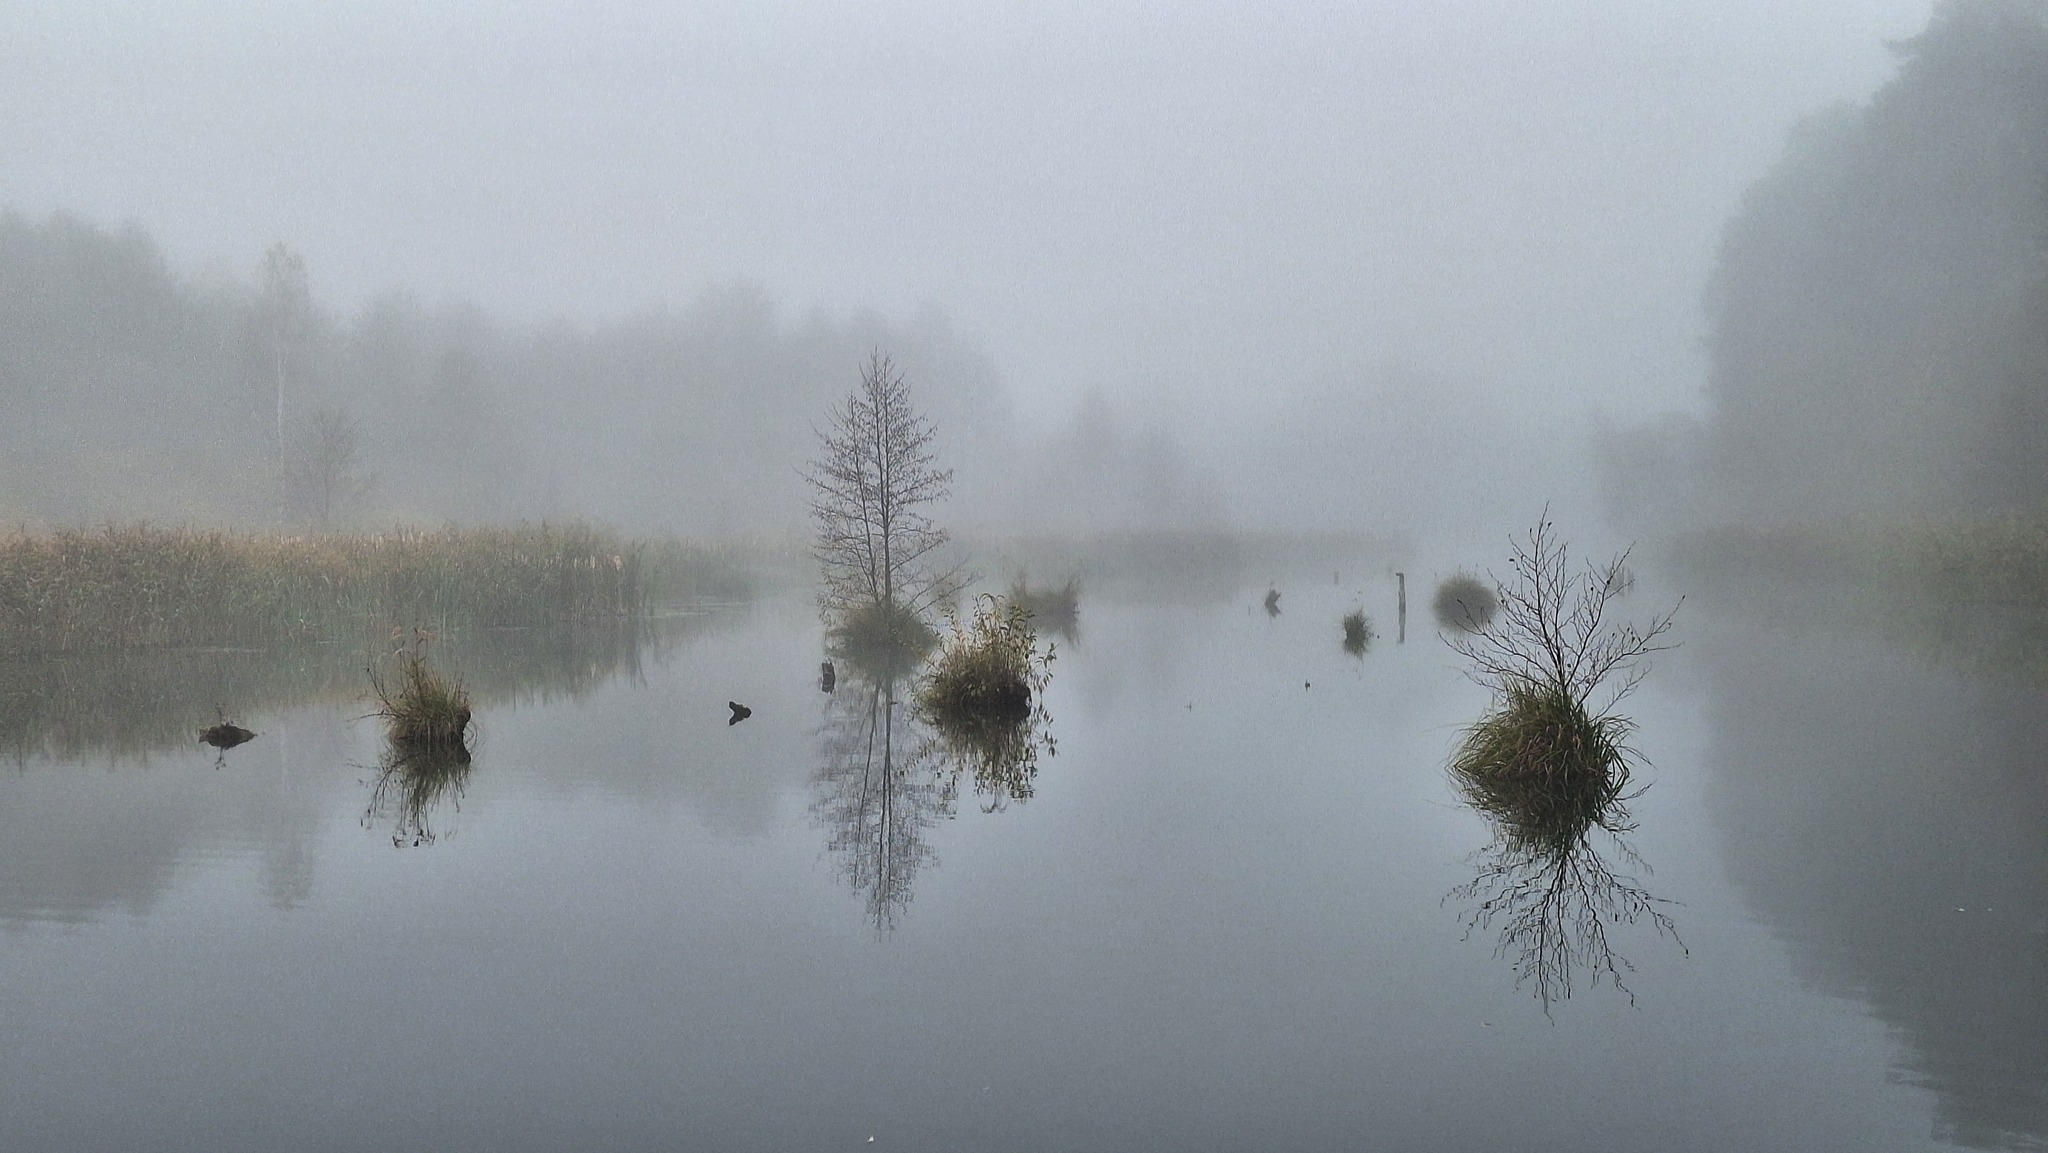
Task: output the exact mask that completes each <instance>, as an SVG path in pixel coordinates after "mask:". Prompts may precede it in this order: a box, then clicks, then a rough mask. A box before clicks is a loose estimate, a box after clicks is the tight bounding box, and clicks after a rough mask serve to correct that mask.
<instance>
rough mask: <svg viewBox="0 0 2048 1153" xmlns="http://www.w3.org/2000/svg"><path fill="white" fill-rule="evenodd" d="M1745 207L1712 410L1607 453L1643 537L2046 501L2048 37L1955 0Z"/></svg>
mask: <svg viewBox="0 0 2048 1153" xmlns="http://www.w3.org/2000/svg"><path fill="white" fill-rule="evenodd" d="M1894 47H1895V51H1896V52H1897V54H1898V57H1899V61H1900V64H1899V71H1898V74H1897V76H1896V78H1895V79H1893V80H1892V82H1891V83H1890V84H1888V85H1887V86H1886V87H1885V88H1884V89H1883V90H1881V91H1880V92H1878V93H1877V94H1876V95H1875V96H1874V97H1873V98H1872V99H1871V100H1870V101H1869V102H1868V103H1867V104H1865V105H1863V106H1860V107H1847V108H1838V109H1835V110H1833V111H1830V112H1827V113H1825V114H1823V115H1820V116H1816V117H1814V118H1813V119H1812V120H1811V121H1810V122H1808V123H1807V124H1806V125H1805V126H1803V127H1802V128H1801V129H1800V130H1799V131H1798V132H1797V133H1796V134H1795V135H1794V136H1793V138H1792V139H1791V141H1790V143H1789V144H1788V146H1787V148H1786V152H1785V155H1784V157H1783V159H1782V160H1780V161H1779V163H1778V164H1777V166H1776V167H1775V168H1774V169H1773V170H1772V171H1771V173H1770V174H1769V175H1768V176H1766V177H1765V178H1764V179H1763V180H1761V181H1760V182H1758V183H1757V184H1756V185H1755V186H1754V187H1753V188H1752V189H1750V191H1749V193H1748V195H1747V196H1746V197H1745V199H1744V201H1743V204H1742V207H1741V209H1740V211H1739V212H1738V213H1737V214H1736V216H1735V218H1734V219H1733V220H1732V221H1731V222H1730V223H1729V225H1728V227H1727V230H1726V232H1725V234H1724V237H1723V241H1722V246H1721V252H1720V260H1719V266H1718V269H1717V271H1716V273H1715V277H1714V280H1713V283H1712V285H1711V288H1710V291H1709V295H1708V312H1709V324H1710V329H1709V339H1708V348H1709V351H1710V353H1711V355H1712V374H1711V378H1710V383H1709V398H1710V401H1711V406H1712V407H1711V411H1710V412H1709V413H1708V415H1707V416H1706V418H1705V419H1704V420H1703V421H1700V422H1691V421H1682V420H1680V421H1673V422H1671V423H1669V424H1667V425H1665V426H1663V427H1661V428H1658V429H1656V430H1653V431H1650V432H1645V433H1641V434H1638V435H1636V436H1634V437H1630V438H1624V439H1622V440H1620V441H1618V442H1617V443H1616V444H1615V445H1614V452H1613V455H1612V456H1611V457H1610V461H1609V463H1610V464H1611V465H1612V466H1613V473H1614V475H1613V478H1612V479H1613V481H1614V482H1615V483H1613V484H1612V485H1611V488H1612V490H1613V491H1614V492H1615V493H1616V494H1618V495H1619V496H1620V497H1621V498H1622V503H1623V506H1624V508H1623V510H1622V511H1624V512H1626V513H1628V514H1630V515H1631V516H1632V517H1634V518H1635V520H1636V521H1637V524H1638V525H1639V526H1640V527H1642V528H1650V527H1669V526H1670V524H1671V523H1672V522H1673V520H1674V519H1684V520H1690V521H1692V522H1693V523H1702V522H1704V523H1729V522H1737V523H1788V522H1817V521H1825V520H1832V519H1835V518H1840V517H1847V516H1866V517H1867V516H1876V517H1880V518H1886V519H1897V518H1912V517H1918V518H1937V519H1951V520H1953V519H1966V518H1975V517H1979V516H1982V515H1984V514H1986V513H1987V512H1991V511H1995V510H2012V509H2030V508H2038V507H2041V506H2042V505H2043V504H2044V503H2048V262H2044V259H2043V253H2044V251H2048V248H2044V246H2048V24H2044V11H2043V8H2042V7H2041V6H2040V5H2038V4H2032V3H2019V2H2014V0H1947V2H1944V3H1942V4H1940V5H1938V6H1937V8H1936V10H1935V13H1934V17H1933V19H1932V22H1931V23H1930V25H1929V26H1928V28H1927V29H1926V30H1925V31H1924V32H1923V33H1921V34H1920V35H1918V36H1916V37H1914V38H1912V39H1910V40H1906V41H1904V42H1902V43H1899V44H1897V45H1895V46H1894Z"/></svg>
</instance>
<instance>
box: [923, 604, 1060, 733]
mask: <svg viewBox="0 0 2048 1153" xmlns="http://www.w3.org/2000/svg"><path fill="white" fill-rule="evenodd" d="M1052 659H1053V652H1052V646H1051V645H1047V646H1046V649H1045V652H1044V653H1043V654H1040V653H1039V651H1038V634H1037V632H1036V631H1035V630H1033V629H1032V627H1031V618H1030V616H1029V615H1028V614H1026V613H1025V611H1024V610H1023V609H1022V608H1020V607H1018V606H1017V605H1014V604H1012V605H1002V604H1001V603H999V602H998V601H997V599H996V598H995V597H993V596H987V595H984V596H982V597H981V598H979V600H977V602H976V604H975V609H974V619H973V620H972V621H970V622H969V623H968V624H967V625H966V626H965V627H962V626H961V625H960V623H959V622H958V621H955V622H954V623H953V630H952V636H951V637H949V638H948V639H947V641H946V646H945V648H943V649H942V650H940V652H939V655H938V657H937V659H936V660H934V661H933V662H932V666H931V668H930V670H929V671H928V672H927V673H926V675H925V678H924V682H923V683H922V684H921V685H920V686H919V688H918V693H917V703H918V707H919V708H920V709H921V710H922V711H923V712H924V713H925V715H926V716H928V717H930V718H931V719H932V721H933V722H934V723H935V724H937V725H939V726H941V727H944V726H947V725H956V726H957V725H976V724H989V723H1002V724H1021V723H1023V722H1024V721H1026V720H1027V719H1029V717H1030V715H1031V701H1032V694H1033V692H1034V690H1039V689H1043V688H1044V685H1045V682H1046V681H1047V680H1049V679H1050V673H1049V672H1048V671H1047V668H1046V666H1047V665H1048V664H1049V663H1051V661H1052Z"/></svg>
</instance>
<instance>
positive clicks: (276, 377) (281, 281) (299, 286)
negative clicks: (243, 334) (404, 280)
mask: <svg viewBox="0 0 2048 1153" xmlns="http://www.w3.org/2000/svg"><path fill="white" fill-rule="evenodd" d="M256 307H257V322H258V324H259V325H260V327H261V331H262V340H263V352H264V358H265V359H266V360H267V361H268V362H269V368H270V371H271V380H272V383H273V385H274V386H275V389H276V396H277V440H276V443H275V445H274V446H273V447H274V448H275V449H276V452H277V471H278V478H279V481H280V482H281V483H284V482H287V480H288V474H287V472H286V467H285V438H284V394H285V385H286V383H287V382H288V381H289V380H290V379H291V374H292V361H293V357H294V355H295V354H297V353H298V352H299V350H300V348H301V346H303V345H304V343H305V340H306V336H307V333H308V330H309V329H310V327H311V324H312V316H313V297H312V289H311V288H310V287H309V285H308V282H307V279H306V258H305V257H303V256H300V255H299V254H298V253H296V252H293V251H292V250H291V249H290V248H287V247H285V243H284V242H283V241H281V240H280V241H278V242H277V243H276V244H273V245H271V246H270V247H269V248H268V249H267V250H265V251H264V253H263V292H262V295H261V296H260V297H259V298H258V300H257V306H256Z"/></svg>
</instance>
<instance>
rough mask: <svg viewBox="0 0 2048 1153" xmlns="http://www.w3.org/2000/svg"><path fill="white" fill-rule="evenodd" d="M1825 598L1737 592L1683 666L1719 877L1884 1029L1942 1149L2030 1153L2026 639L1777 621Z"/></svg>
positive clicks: (2043, 777)
mask: <svg viewBox="0 0 2048 1153" xmlns="http://www.w3.org/2000/svg"><path fill="white" fill-rule="evenodd" d="M1836 594H1837V590H1834V589H1821V588H1818V587H1814V586H1792V587H1784V588H1778V587H1768V586H1759V585H1758V584H1757V583H1756V582H1753V581H1751V582H1745V583H1744V584H1743V586H1742V587H1741V588H1740V589H1733V588H1731V589H1727V590H1723V591H1721V592H1719V593H1718V594H1717V595H1712V596H1710V598H1709V601H1710V603H1712V604H1714V605H1715V606H1716V608H1715V611H1714V613H1713V616H1712V618H1711V620H1710V622H1709V624H1710V627H1709V628H1708V629H1707V630H1706V640H1705V643H1704V644H1703V645H1702V646H1701V650H1700V651H1701V657H1702V660H1703V665H1704V668H1705V671H1706V674H1707V677H1708V680H1709V684H1710V686H1711V692H1710V699H1711V701H1712V709H1711V712H1710V714H1709V717H1708V722H1709V725H1710V734H1711V736H1710V740H1709V742H1708V748H1709V753H1710V765H1711V769H1712V776H1711V782H1712V784H1711V787H1712V789H1713V797H1714V804H1713V810H1714V813H1715V819H1716V823H1717V825H1718V826H1719V827H1720V831H1721V837H1722V839H1723V842H1724V845H1725V848H1726V852H1725V854H1724V855H1725V857H1726V858H1727V860H1728V861H1729V862H1730V872H1731V874H1732V876H1733V879H1734V880H1735V882H1736V883H1737V885H1738V886H1739V887H1740V888H1741V889H1742V890H1743V891H1744V894H1745V897H1746V899H1747V902H1748V904H1749V906H1750V908H1751V909H1752V910H1753V911H1754V913H1755V914H1756V915H1757V916H1758V917H1759V918H1760V919H1761V920H1763V921H1764V922H1765V923H1766V924H1768V925H1769V926H1770V927H1771V929H1772V931H1773V932H1774V933H1775V934H1777V935H1778V936H1779V937H1780V938H1781V939H1783V940H1784V941H1785V942H1786V944H1787V948H1788V951H1789V953H1790V954H1791V957H1792V960H1793V962H1794V963H1795V965H1796V966H1797V967H1798V968H1799V970H1800V973H1801V975H1802V977H1803V978H1804V979H1806V980H1807V981H1808V982H1810V983H1811V984H1813V985H1814V986H1815V987H1817V988H1819V989H1821V990H1823V991H1825V992H1828V993H1831V994H1833V995H1837V996H1842V997H1847V998H1853V999H1856V1000H1858V1001H1861V1002H1863V1003H1865V1004H1868V1005H1869V1006H1870V1009H1871V1011H1872V1012H1873V1013H1874V1014H1875V1015H1876V1016H1877V1017H1878V1018H1880V1019H1881V1020H1883V1021H1885V1022H1886V1023H1887V1024H1888V1025H1889V1026H1891V1029H1892V1031H1893V1036H1895V1037H1896V1038H1898V1040H1899V1042H1900V1043H1901V1045H1902V1046H1903V1049H1904V1053H1903V1055H1902V1057H1901V1065H1902V1068H1901V1070H1900V1075H1901V1076H1902V1077H1903V1078H1904V1079H1906V1080H1909V1081H1911V1082H1913V1083H1916V1084H1919V1085H1923V1086H1925V1087H1926V1088H1928V1089H1929V1090H1931V1091H1932V1092H1933V1093H1934V1094H1935V1099H1936V1133H1937V1135H1938V1136H1939V1137H1940V1138H1942V1139H1943V1140H1946V1141H1950V1142H1954V1143H1957V1144H1961V1145H1966V1146H1969V1147H1972V1148H1980V1149H2024V1148H2042V1147H2044V1145H2048V1093H2044V1090H2043V1086H2048V915H2044V913H2043V910H2044V909H2048V773H2044V772H2043V770H2044V768H2048V761H2044V757H2043V754H2042V749H2044V748H2048V709H2043V707H2042V704H2043V700H2042V691H2041V683H2042V682H2041V680H2040V679H2039V677H2038V670H2039V668H2040V667H2042V664H2043V662H2042V661H2041V660H2040V658H2039V656H2038V654H2039V652H2040V651H2041V650H2039V649H2036V648H2034V645H2035V644H2036V643H2037V642H2038V640H2039V638H2040V637H2041V635H2042V634H2041V632H2040V630H2039V627H2038V626H2036V627H2035V628H2031V629H2030V628H2026V627H2023V626H2022V627H2011V628H2000V629H1994V628H1990V627H1987V626H1988V625H1989V623H1990V622H1991V621H1992V620H1993V619H1994V618H1993V617H1992V616H1991V614H1988V613H1986V612H1984V611H1982V610H1960V609H1956V610H1948V611H1942V610H1941V609H1940V608H1939V606H1920V607H1918V608H1917V609H1915V610H1914V611H1913V612H1912V613H1911V614H1897V613H1882V614H1864V615H1861V616H1859V617H1854V618H1852V617H1850V616H1849V615H1848V614H1830V615H1829V616H1828V617H1827V619H1825V620H1824V621H1823V620H1818V619H1816V614H1814V613H1812V612H1807V611H1795V609H1796V608H1798V607H1800V606H1812V605H1814V604H1816V603H1822V602H1832V601H1833V600H1834V599H1836ZM2002 623H2004V624H2007V625H2016V624H2017V622H2015V621H2011V620H2006V621H2004V622H2002ZM2030 654H2032V655H2031V656H2030ZM1817 674H1818V675H1817Z"/></svg>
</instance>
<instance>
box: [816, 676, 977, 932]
mask: <svg viewBox="0 0 2048 1153" xmlns="http://www.w3.org/2000/svg"><path fill="white" fill-rule="evenodd" d="M908 683H909V682H908V681H906V680H903V679H899V678H895V677H887V676H883V677H878V678H875V679H867V678H866V677H864V676H861V675H858V674H856V675H855V676H853V677H849V678H848V681H847V683H845V684H842V685H841V686H840V687H839V691H838V692H836V693H834V694H833V695H832V696H831V698H830V699H828V700H827V701H826V704H825V722H824V726H823V729H822V731H821V734H820V741H819V745H820V751H821V754H822V758H823V764H822V766H821V767H820V768H819V770H818V776H817V791H818V796H817V800H816V802H815V804H814V805H813V811H814V812H815V813H816V814H817V816H818V818H819V819H820V821H822V822H823V824H824V825H825V827H826V829H827V836H826V841H825V847H826V850H827V851H828V852H830V853H831V854H833V855H834V856H836V857H837V858H839V863H840V873H841V876H842V877H844V878H845V880H846V883H847V884H848V885H850V886H851V887H852V888H853V891H854V892H855V893H858V894H860V895H861V897H862V898H863V899H864V900H865V902H866V905H867V913H868V917H869V918H870V919H871V920H873V921H874V923H875V927H876V929H877V930H888V929H892V928H894V927H895V925H896V922H897V920H898V919H899V918H900V917H901V916H902V914H903V911H904V910H905V909H906V908H907V907H908V906H909V904H910V898H911V890H912V887H913V885H914V883H915V881H916V879H917V872H918V870H919V869H921V868H923V867H924V866H925V865H927V864H930V863H932V862H933V861H934V860H935V859H936V858H935V855H934V853H933V852H932V847H931V845H930V843H929V842H928V841H927V839H926V833H927V830H929V829H930V828H931V827H932V826H933V825H935V824H937V823H938V822H939V821H940V820H943V819H944V818H946V817H948V816H950V815H951V814H952V812H953V798H954V792H955V785H954V784H953V782H952V781H951V780H949V779H947V777H946V776H945V775H944V774H942V773H940V772H939V771H937V769H936V767H935V765H934V756H933V744H932V741H931V739H930V736H929V734H927V733H925V732H924V731H923V726H922V725H920V724H919V723H918V722H917V720H916V719H915V717H914V716H913V715H912V713H911V709H910V708H909V704H908V701H907V699H906V698H907V695H908V692H907V690H908Z"/></svg>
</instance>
